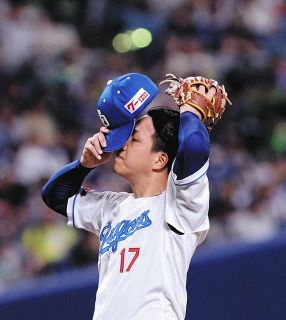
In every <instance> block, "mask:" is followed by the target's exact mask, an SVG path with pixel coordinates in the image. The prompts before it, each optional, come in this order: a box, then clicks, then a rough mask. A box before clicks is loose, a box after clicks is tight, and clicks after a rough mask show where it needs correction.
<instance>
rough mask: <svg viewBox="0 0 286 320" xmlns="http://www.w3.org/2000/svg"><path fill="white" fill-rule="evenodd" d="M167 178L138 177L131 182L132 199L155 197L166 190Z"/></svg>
mask: <svg viewBox="0 0 286 320" xmlns="http://www.w3.org/2000/svg"><path fill="white" fill-rule="evenodd" d="M167 180H168V176H166V175H160V176H156V175H155V176H154V175H152V176H151V177H150V176H149V177H142V176H141V177H139V178H138V179H136V180H135V181H133V182H131V187H132V190H133V194H134V198H145V197H153V196H156V195H158V194H160V193H162V192H163V191H165V190H166V187H167Z"/></svg>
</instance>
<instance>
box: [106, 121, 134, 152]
mask: <svg viewBox="0 0 286 320" xmlns="http://www.w3.org/2000/svg"><path fill="white" fill-rule="evenodd" d="M134 127H135V119H134V121H133V122H131V123H127V124H125V125H124V126H121V127H119V128H114V129H109V133H108V134H107V135H106V136H105V138H106V147H105V148H102V150H103V151H104V152H113V151H116V150H119V149H120V148H122V147H123V146H124V145H125V143H126V142H127V140H128V139H129V137H130V136H131V134H132V132H133V129H134Z"/></svg>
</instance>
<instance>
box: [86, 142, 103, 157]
mask: <svg viewBox="0 0 286 320" xmlns="http://www.w3.org/2000/svg"><path fill="white" fill-rule="evenodd" d="M84 149H85V150H84V152H86V151H88V152H90V153H91V154H92V155H93V156H94V157H95V158H96V159H98V160H100V159H101V155H100V153H99V152H98V151H97V149H96V147H95V145H94V142H93V140H92V138H90V139H88V140H87V143H86V144H85V148H84Z"/></svg>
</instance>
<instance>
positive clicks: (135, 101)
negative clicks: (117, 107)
mask: <svg viewBox="0 0 286 320" xmlns="http://www.w3.org/2000/svg"><path fill="white" fill-rule="evenodd" d="M148 97H150V94H149V93H148V92H147V91H146V90H144V89H143V88H141V89H139V90H138V92H137V93H136V94H135V95H134V96H133V97H132V98H131V99H130V100H129V101H128V102H127V103H126V105H125V106H124V108H125V109H127V110H128V111H129V112H130V113H133V112H134V111H136V110H137V109H139V108H140V107H141V106H142V104H143V103H144V102H145V101H146V100H147V99H148Z"/></svg>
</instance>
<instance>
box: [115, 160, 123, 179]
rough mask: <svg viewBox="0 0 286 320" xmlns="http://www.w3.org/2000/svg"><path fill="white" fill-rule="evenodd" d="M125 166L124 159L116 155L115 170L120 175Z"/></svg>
mask: <svg viewBox="0 0 286 320" xmlns="http://www.w3.org/2000/svg"><path fill="white" fill-rule="evenodd" d="M122 167H123V159H122V158H120V157H115V159H114V163H113V172H114V173H116V174H118V175H120V172H121V171H122Z"/></svg>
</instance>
